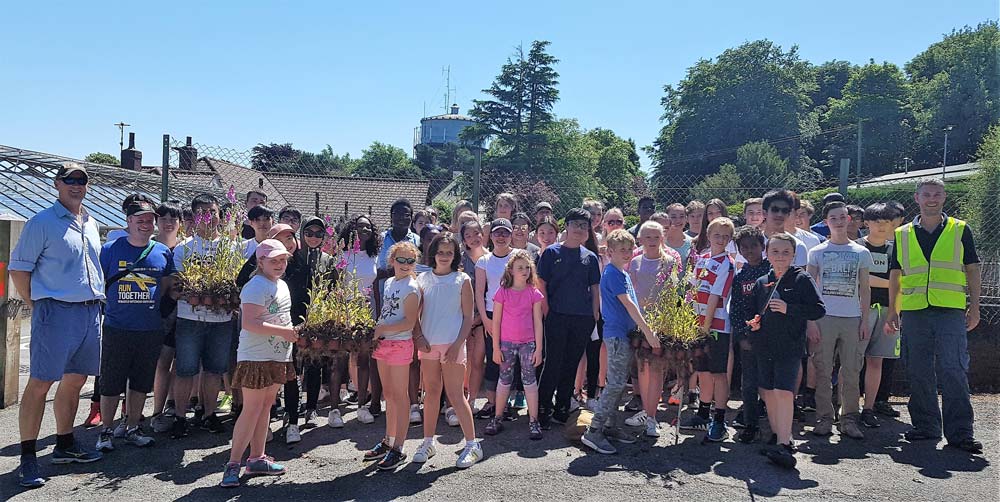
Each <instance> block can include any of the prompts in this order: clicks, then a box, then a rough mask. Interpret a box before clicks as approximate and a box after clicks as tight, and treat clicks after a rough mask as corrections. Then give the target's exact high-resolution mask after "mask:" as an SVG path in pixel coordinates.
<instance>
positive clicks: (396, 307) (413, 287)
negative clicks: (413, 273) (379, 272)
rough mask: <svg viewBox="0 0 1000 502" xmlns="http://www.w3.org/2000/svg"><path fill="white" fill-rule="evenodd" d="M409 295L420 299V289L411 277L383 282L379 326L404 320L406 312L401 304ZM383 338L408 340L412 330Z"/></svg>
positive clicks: (391, 278)
mask: <svg viewBox="0 0 1000 502" xmlns="http://www.w3.org/2000/svg"><path fill="white" fill-rule="evenodd" d="M410 295H417V299H418V300H419V299H420V288H418V287H417V280H416V279H414V278H413V277H404V278H403V279H402V280H396V278H395V277H390V278H388V279H386V281H385V294H384V295H383V296H382V314H381V315H379V317H378V323H379V324H393V323H397V322H399V321H402V320H403V319H405V318H406V311H405V309H404V308H403V307H404V306H403V303H404V302H405V300H406V298H407V297H408V296H410ZM383 338H385V339H386V340H409V339H411V338H413V330H412V329H411V330H407V331H401V332H399V333H390V334H387V335H385V336H384V337H383Z"/></svg>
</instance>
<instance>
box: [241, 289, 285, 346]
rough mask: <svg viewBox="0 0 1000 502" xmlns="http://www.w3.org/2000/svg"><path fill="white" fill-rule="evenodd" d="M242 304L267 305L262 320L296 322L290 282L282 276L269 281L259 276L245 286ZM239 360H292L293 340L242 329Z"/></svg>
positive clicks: (283, 324)
mask: <svg viewBox="0 0 1000 502" xmlns="http://www.w3.org/2000/svg"><path fill="white" fill-rule="evenodd" d="M240 303H252V304H254V305H260V306H262V307H264V313H263V314H262V315H261V317H260V320H261V321H263V322H266V323H268V324H275V325H278V326H291V325H292V297H291V295H290V294H289V293H288V285H287V284H285V281H283V280H281V279H278V281H277V282H272V281H270V280H268V279H267V278H266V277H264V276H263V275H259V274H258V275H255V276H253V278H251V279H250V282H248V283H247V284H246V286H243V291H241V292H240ZM236 360H237V361H278V362H288V361H291V360H292V343H291V342H289V341H288V340H285V339H284V338H281V337H280V336H273V335H261V334H257V333H253V332H250V331H247V330H246V329H241V330H240V345H239V348H237V349H236Z"/></svg>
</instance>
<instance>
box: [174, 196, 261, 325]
mask: <svg viewBox="0 0 1000 502" xmlns="http://www.w3.org/2000/svg"><path fill="white" fill-rule="evenodd" d="M239 211H240V209H239V207H238V206H230V207H228V208H227V209H226V211H225V212H224V213H223V221H222V222H220V223H221V224H223V225H229V224H230V223H231V222H233V221H237V219H238V218H239V217H240V216H239ZM194 223H195V228H197V227H198V226H201V225H212V224H213V223H212V215H210V214H207V213H199V214H197V215H195V222H194ZM223 230H225V228H223ZM219 235H220V238H219V242H218V245H217V246H214V247H213V248H212V249H208V250H206V252H205V253H188V254H187V256H186V257H185V258H184V267H183V268H184V271H183V272H179V273H178V274H177V275H178V282H177V288H178V290H179V292H180V296H181V298H182V299H184V300H185V301H187V302H188V303H189V304H191V305H192V306H199V305H201V306H205V307H208V308H210V309H213V310H218V311H232V310H235V309H237V308H239V305H240V290H239V288H237V287H236V276H237V275H239V273H240V269H241V268H242V267H243V263H244V261H245V260H244V258H243V253H242V252H241V249H240V240H239V236H235V235H233V234H232V233H230V232H225V231H223V232H220V234H219Z"/></svg>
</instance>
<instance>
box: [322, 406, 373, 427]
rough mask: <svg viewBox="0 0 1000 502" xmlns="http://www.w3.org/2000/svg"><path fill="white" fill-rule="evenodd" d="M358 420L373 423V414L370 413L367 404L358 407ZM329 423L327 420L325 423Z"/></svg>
mask: <svg viewBox="0 0 1000 502" xmlns="http://www.w3.org/2000/svg"><path fill="white" fill-rule="evenodd" d="M358 422H361V423H363V424H371V423H375V416H374V415H372V412H371V410H370V409H369V408H368V407H367V406H362V407H360V408H358ZM329 423H330V422H327V424H329Z"/></svg>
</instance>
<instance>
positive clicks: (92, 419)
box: [22, 403, 101, 486]
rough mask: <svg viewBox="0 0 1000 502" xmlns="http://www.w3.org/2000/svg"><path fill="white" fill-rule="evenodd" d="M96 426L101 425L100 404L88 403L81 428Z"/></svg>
mask: <svg viewBox="0 0 1000 502" xmlns="http://www.w3.org/2000/svg"><path fill="white" fill-rule="evenodd" d="M98 425H101V403H90V414H89V415H87V419H86V420H84V421H83V426H84V427H88V428H89V427H97V426H98ZM39 479H40V478H39ZM22 486H23V485H22ZM38 486H41V485H38Z"/></svg>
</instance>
